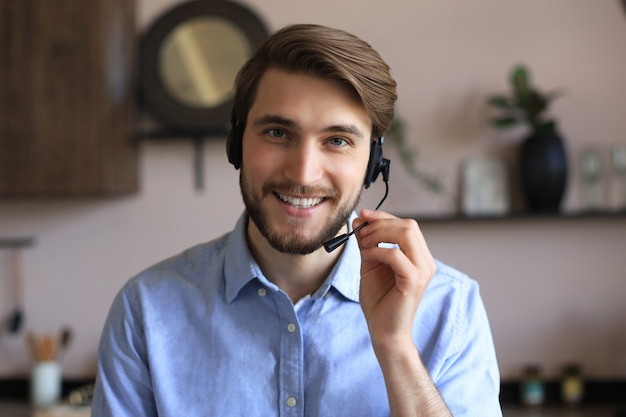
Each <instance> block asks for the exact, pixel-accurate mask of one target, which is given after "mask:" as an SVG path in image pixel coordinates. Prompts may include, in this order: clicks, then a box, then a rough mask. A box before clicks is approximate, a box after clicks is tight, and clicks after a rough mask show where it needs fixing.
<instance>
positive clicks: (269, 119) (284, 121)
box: [252, 114, 365, 138]
mask: <svg viewBox="0 0 626 417" xmlns="http://www.w3.org/2000/svg"><path fill="white" fill-rule="evenodd" d="M273 123H276V124H280V125H282V126H285V127H290V128H293V129H300V128H301V126H300V124H299V123H297V122H295V121H294V120H292V119H288V118H286V117H283V116H279V115H276V114H266V115H263V116H261V117H259V118H257V119H255V120H254V122H253V123H252V125H253V126H263V125H267V124H273ZM322 132H325V133H335V132H338V133H349V134H352V135H355V136H357V137H359V138H363V137H364V136H365V135H364V134H363V132H362V131H361V130H360V129H359V128H358V127H357V126H355V125H353V124H345V125H344V124H337V125H331V126H327V127H325V128H324V129H323V130H322Z"/></svg>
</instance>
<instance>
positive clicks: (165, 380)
mask: <svg viewBox="0 0 626 417" xmlns="http://www.w3.org/2000/svg"><path fill="white" fill-rule="evenodd" d="M246 223H247V217H246V215H245V213H244V215H242V217H241V218H240V220H239V221H238V223H237V226H236V228H235V229H234V230H233V232H231V233H229V234H226V235H224V236H222V237H221V238H219V239H216V240H214V241H212V242H209V243H205V244H201V245H198V246H195V247H193V248H191V249H188V250H187V251H185V252H183V253H181V254H179V255H177V256H175V257H172V258H170V259H168V260H165V261H163V262H161V263H159V264H157V265H155V266H153V267H151V268H149V269H147V270H146V271H144V272H143V273H140V274H139V275H138V276H136V277H134V278H132V279H131V280H129V281H128V283H127V284H126V285H125V286H124V287H123V288H122V289H121V291H120V292H119V293H118V295H117V296H116V298H115V300H114V302H113V305H112V307H111V310H110V312H109V315H108V317H107V321H106V323H105V326H104V330H103V333H102V338H101V340H100V346H99V354H98V355H99V361H98V375H97V382H96V392H95V396H94V401H93V406H92V416H93V417H100V416H114V417H125V416H128V417H138V416H157V415H158V416H160V417H182V416H184V417H191V416H228V417H233V416H246V417H254V416H260V417H264V416H281V417H282V416H308V417H314V416H316V417H330V416H359V417H366V416H388V415H389V406H388V401H387V393H386V388H385V384H384V381H383V375H382V372H381V370H380V367H379V364H378V362H377V360H376V357H375V355H374V351H373V349H372V346H371V342H370V337H369V333H368V330H367V324H366V322H365V319H364V316H363V313H362V311H361V307H360V305H359V272H360V255H359V250H358V245H357V243H356V240H355V239H354V238H351V239H349V240H348V242H347V244H346V247H345V249H344V252H343V254H342V255H341V258H340V260H339V261H338V263H337V264H336V266H335V268H334V269H333V271H332V272H331V274H330V275H329V277H328V279H327V280H326V282H325V283H324V284H323V285H322V286H321V287H320V288H319V289H318V290H317V291H315V293H313V294H311V295H310V296H307V297H305V298H304V299H302V300H300V301H299V302H297V303H296V305H295V306H294V305H293V303H292V302H291V300H290V299H289V297H288V296H287V294H286V293H284V292H283V291H282V290H280V289H279V288H278V287H277V286H276V285H274V284H273V283H271V282H269V281H268V280H267V278H265V276H264V275H263V273H262V272H261V269H260V268H259V266H258V265H257V263H256V262H255V261H254V259H253V258H252V256H251V254H250V252H249V250H248V247H247V245H246V238H245V229H246ZM413 334H414V340H415V343H416V345H417V347H418V350H419V352H420V355H421V359H422V361H423V363H424V366H425V367H426V369H427V370H428V371H429V373H430V375H431V378H432V380H433V382H434V383H435V384H436V386H437V388H438V389H439V391H440V392H441V395H442V396H443V398H444V400H445V401H446V403H447V405H448V407H449V408H450V411H451V412H452V413H453V415H454V416H456V417H459V416H471V417H477V416H480V417H492V416H501V415H502V413H501V409H500V404H499V400H498V394H499V374H498V367H497V362H496V356H495V351H494V345H493V340H492V336H491V332H490V328H489V323H488V320H487V315H486V313H485V309H484V306H483V303H482V301H481V298H480V295H479V291H478V285H477V283H476V282H475V281H473V280H471V279H470V278H468V277H467V276H466V275H464V274H462V273H460V272H458V271H456V270H454V269H452V268H450V267H448V266H446V265H444V264H442V263H441V262H438V263H437V273H436V275H435V276H434V277H433V279H432V281H431V283H430V284H429V286H428V288H427V290H426V293H425V295H424V297H423V299H422V302H421V304H420V306H419V309H418V311H417V315H416V318H415V324H414V326H413Z"/></svg>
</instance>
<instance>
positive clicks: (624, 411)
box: [502, 404, 626, 417]
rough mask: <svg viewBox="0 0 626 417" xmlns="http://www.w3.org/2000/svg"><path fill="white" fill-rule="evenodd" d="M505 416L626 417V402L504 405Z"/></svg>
mask: <svg viewBox="0 0 626 417" xmlns="http://www.w3.org/2000/svg"><path fill="white" fill-rule="evenodd" d="M502 414H503V417H626V404H616V405H582V406H580V407H576V408H572V407H567V406H562V405H553V406H550V405H546V406H541V407H538V408H528V407H524V406H506V405H505V406H503V407H502Z"/></svg>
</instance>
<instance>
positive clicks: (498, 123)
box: [491, 116, 518, 128]
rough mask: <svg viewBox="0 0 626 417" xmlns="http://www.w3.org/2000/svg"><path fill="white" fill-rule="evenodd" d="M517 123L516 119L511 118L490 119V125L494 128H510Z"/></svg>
mask: <svg viewBox="0 0 626 417" xmlns="http://www.w3.org/2000/svg"><path fill="white" fill-rule="evenodd" d="M517 122H518V119H517V118H516V117H512V116H505V117H496V118H494V119H491V124H492V125H493V126H494V127H498V128H505V127H511V126H513V125H514V124H516V123H517Z"/></svg>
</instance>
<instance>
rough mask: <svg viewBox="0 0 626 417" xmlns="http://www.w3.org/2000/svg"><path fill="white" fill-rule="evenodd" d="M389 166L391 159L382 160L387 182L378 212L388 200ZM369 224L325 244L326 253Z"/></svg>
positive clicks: (384, 178) (382, 169)
mask: <svg viewBox="0 0 626 417" xmlns="http://www.w3.org/2000/svg"><path fill="white" fill-rule="evenodd" d="M389 164H390V162H389V159H385V158H381V160H380V166H381V173H382V174H383V181H384V182H385V195H384V196H383V198H382V199H381V200H380V202H379V203H378V205H377V206H376V208H375V210H378V209H379V208H380V206H382V205H383V203H384V201H385V200H386V199H387V195H388V194H389ZM367 224H368V223H367V222H365V223H362V224H361V225H360V226H359V227H357V228H356V229H354V230H353V231H351V232H350V233H344V234H343V235H339V236H337V237H335V238H333V239H331V240H329V241H327V242H325V243H324V249H326V252H328V253H330V252H332V251H334V250H335V249H337V248H338V247H339V246H341V245H343V244H344V243H346V242H347V240H348V239H349V238H350V236H352V235H353V234H355V233H356V232H358V231H359V230H361V229H362V228H363V227H365V226H367Z"/></svg>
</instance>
